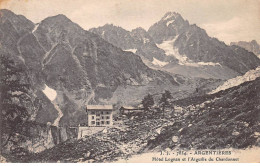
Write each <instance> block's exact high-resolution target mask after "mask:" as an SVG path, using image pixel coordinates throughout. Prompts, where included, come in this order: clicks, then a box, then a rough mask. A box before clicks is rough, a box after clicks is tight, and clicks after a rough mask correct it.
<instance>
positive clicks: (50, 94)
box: [42, 84, 57, 101]
mask: <svg viewBox="0 0 260 166" xmlns="http://www.w3.org/2000/svg"><path fill="white" fill-rule="evenodd" d="M42 92H43V93H44V94H45V95H46V96H47V97H48V99H50V101H53V100H55V98H56V97H57V92H56V91H55V90H54V89H52V88H50V87H48V86H47V85H46V84H45V89H44V90H42Z"/></svg>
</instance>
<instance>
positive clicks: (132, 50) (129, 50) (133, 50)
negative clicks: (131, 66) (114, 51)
mask: <svg viewBox="0 0 260 166" xmlns="http://www.w3.org/2000/svg"><path fill="white" fill-rule="evenodd" d="M124 51H128V52H132V53H134V54H135V53H136V51H137V49H136V48H134V49H127V50H124Z"/></svg>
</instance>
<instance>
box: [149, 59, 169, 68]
mask: <svg viewBox="0 0 260 166" xmlns="http://www.w3.org/2000/svg"><path fill="white" fill-rule="evenodd" d="M168 63H169V62H163V61H160V60H158V59H156V58H154V57H153V61H152V64H154V65H157V66H160V67H163V66H165V65H167V64H168Z"/></svg>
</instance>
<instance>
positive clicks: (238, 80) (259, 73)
mask: <svg viewBox="0 0 260 166" xmlns="http://www.w3.org/2000/svg"><path fill="white" fill-rule="evenodd" d="M258 77H260V66H259V67H257V68H256V69H255V70H249V71H248V72H246V73H245V74H244V75H242V76H237V77H235V78H232V79H229V80H227V81H226V82H224V83H223V85H221V86H219V87H217V88H216V89H215V90H213V91H211V92H210V93H209V94H214V93H217V92H219V91H221V90H225V89H229V88H231V87H234V86H238V85H240V84H242V83H244V82H247V81H253V80H255V79H256V78H258Z"/></svg>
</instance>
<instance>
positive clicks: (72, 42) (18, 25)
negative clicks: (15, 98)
mask: <svg viewBox="0 0 260 166" xmlns="http://www.w3.org/2000/svg"><path fill="white" fill-rule="evenodd" d="M0 28H1V38H0V39H1V41H0V42H1V46H2V47H1V50H3V51H5V52H7V53H9V54H10V56H11V57H12V59H14V60H15V61H16V63H17V64H20V65H23V66H24V68H26V71H27V72H28V77H29V79H30V84H31V86H32V89H33V90H34V92H33V94H34V95H35V96H36V98H39V99H40V100H41V101H43V102H41V103H46V102H47V103H48V104H47V105H49V106H51V107H52V111H55V112H56V113H54V114H51V115H48V114H47V115H46V111H45V110H44V107H41V108H42V109H41V110H40V111H39V112H38V113H37V115H36V117H42V116H43V117H44V116H45V117H48V116H51V117H52V118H51V119H53V120H51V119H47V118H42V119H43V120H40V122H43V123H47V122H49V121H51V123H53V122H54V120H55V119H56V118H57V117H58V116H59V115H58V113H59V112H60V111H59V110H62V112H63V113H62V114H63V116H62V117H61V118H60V117H59V118H60V120H59V122H60V125H77V124H78V123H80V120H82V121H85V119H84V118H82V117H85V116H84V115H85V112H84V109H85V105H86V104H88V103H89V104H90V103H99V104H101V103H108V101H109V99H110V98H112V96H113V93H114V92H115V91H116V90H117V88H118V87H119V86H121V87H124V86H128V87H132V86H144V87H145V86H147V85H149V84H153V86H154V87H160V86H161V87H166V85H167V87H166V88H170V87H177V86H178V83H177V82H176V81H175V80H174V78H173V77H172V76H171V75H169V74H166V73H163V72H161V71H156V70H152V69H150V68H149V67H147V66H146V65H145V64H144V63H143V62H142V60H141V58H140V57H139V56H137V55H135V54H133V53H131V52H127V51H122V50H121V49H120V48H117V47H115V46H113V45H112V44H110V43H108V42H106V41H105V40H103V39H102V38H100V37H98V36H97V35H95V34H93V33H91V32H88V31H85V30H83V29H82V28H81V27H80V26H78V25H77V24H75V23H73V22H72V21H71V20H69V19H68V18H67V17H66V16H64V15H57V16H53V17H49V18H46V19H44V20H42V21H41V22H40V23H38V24H37V25H34V24H33V23H32V22H31V21H29V20H27V19H26V18H25V17H23V16H18V15H15V14H14V13H12V12H11V11H8V10H1V24H0ZM46 86H48V87H49V88H51V89H53V90H54V91H55V93H57V96H56V98H55V99H54V100H53V101H50V100H48V98H47V97H46V96H45V94H43V93H42V91H43V90H44V89H45V87H46ZM154 89H155V90H156V88H154ZM132 95H135V94H132ZM143 95H145V94H143ZM141 97H142V96H140V98H141ZM119 100H120V99H119ZM117 102H118V100H116V101H114V102H113V103H109V104H115V103H117Z"/></svg>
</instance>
